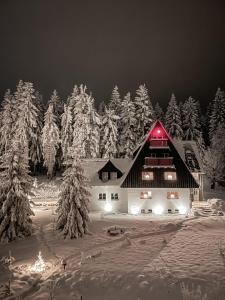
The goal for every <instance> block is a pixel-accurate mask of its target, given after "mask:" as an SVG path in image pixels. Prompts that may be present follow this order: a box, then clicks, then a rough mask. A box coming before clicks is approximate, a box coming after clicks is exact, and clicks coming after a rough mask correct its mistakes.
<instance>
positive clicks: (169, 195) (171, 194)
mask: <svg viewBox="0 0 225 300" xmlns="http://www.w3.org/2000/svg"><path fill="white" fill-rule="evenodd" d="M167 199H179V194H178V192H167Z"/></svg>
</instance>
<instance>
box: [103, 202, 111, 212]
mask: <svg viewBox="0 0 225 300" xmlns="http://www.w3.org/2000/svg"><path fill="white" fill-rule="evenodd" d="M104 210H105V212H111V211H112V204H110V203H106V205H105V207H104Z"/></svg>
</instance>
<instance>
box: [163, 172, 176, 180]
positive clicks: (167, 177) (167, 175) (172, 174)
mask: <svg viewBox="0 0 225 300" xmlns="http://www.w3.org/2000/svg"><path fill="white" fill-rule="evenodd" d="M164 178H165V180H176V179H177V174H176V172H165V173H164Z"/></svg>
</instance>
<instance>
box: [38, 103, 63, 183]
mask: <svg viewBox="0 0 225 300" xmlns="http://www.w3.org/2000/svg"><path fill="white" fill-rule="evenodd" d="M44 119H45V120H44V127H43V129H42V149H43V158H44V166H46V167H47V176H48V177H50V178H52V176H53V171H54V167H55V163H56V154H57V150H58V147H59V142H60V139H59V129H58V126H57V125H56V121H55V120H56V117H55V115H54V113H53V105H52V104H50V105H49V107H48V110H47V112H46V113H45V118H44Z"/></svg>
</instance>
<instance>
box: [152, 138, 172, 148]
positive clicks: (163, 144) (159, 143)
mask: <svg viewBox="0 0 225 300" xmlns="http://www.w3.org/2000/svg"><path fill="white" fill-rule="evenodd" d="M150 148H159V149H161V148H169V147H168V140H167V139H152V140H150Z"/></svg>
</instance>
